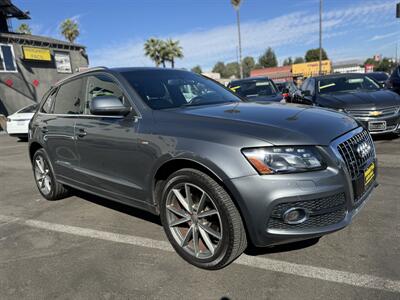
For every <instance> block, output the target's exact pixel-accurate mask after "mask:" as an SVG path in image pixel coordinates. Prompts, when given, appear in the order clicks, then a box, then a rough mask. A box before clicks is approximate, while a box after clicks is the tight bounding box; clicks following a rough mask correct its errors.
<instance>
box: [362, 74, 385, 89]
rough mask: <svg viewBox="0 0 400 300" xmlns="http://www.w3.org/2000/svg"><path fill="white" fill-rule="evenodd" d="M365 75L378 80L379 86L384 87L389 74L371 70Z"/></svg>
mask: <svg viewBox="0 0 400 300" xmlns="http://www.w3.org/2000/svg"><path fill="white" fill-rule="evenodd" d="M366 75H367V76H368V77H369V78H372V79H374V80H375V81H376V82H378V83H379V85H380V86H381V87H385V86H386V84H387V81H388V79H389V74H388V73H386V72H371V73H367V74H366Z"/></svg>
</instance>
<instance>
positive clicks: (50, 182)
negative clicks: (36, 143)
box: [32, 149, 69, 200]
mask: <svg viewBox="0 0 400 300" xmlns="http://www.w3.org/2000/svg"><path fill="white" fill-rule="evenodd" d="M32 167H33V174H34V177H35V182H36V186H37V187H38V189H39V192H40V194H42V196H43V197H44V198H46V199H47V200H58V199H62V198H65V197H67V196H68V194H69V191H68V189H67V188H66V187H65V186H64V185H62V184H61V183H59V182H57V180H56V178H55V176H54V172H53V168H52V166H51V164H50V160H49V158H48V156H47V153H46V151H45V150H44V149H39V150H37V151H36V152H35V154H34V155H33V158H32Z"/></svg>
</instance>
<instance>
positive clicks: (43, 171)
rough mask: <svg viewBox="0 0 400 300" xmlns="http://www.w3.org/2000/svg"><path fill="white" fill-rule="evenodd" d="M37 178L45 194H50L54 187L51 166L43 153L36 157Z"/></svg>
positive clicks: (37, 182) (38, 184)
mask: <svg viewBox="0 0 400 300" xmlns="http://www.w3.org/2000/svg"><path fill="white" fill-rule="evenodd" d="M35 179H36V184H37V186H38V187H39V189H40V191H41V192H42V193H43V194H45V195H48V194H50V192H51V187H52V182H51V177H50V168H49V165H48V164H47V163H46V160H45V159H44V158H43V156H41V155H38V156H36V158H35Z"/></svg>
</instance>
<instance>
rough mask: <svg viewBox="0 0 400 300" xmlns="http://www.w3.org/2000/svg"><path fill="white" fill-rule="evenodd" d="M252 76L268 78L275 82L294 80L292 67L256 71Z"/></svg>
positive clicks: (253, 71) (252, 72) (251, 73)
mask: <svg viewBox="0 0 400 300" xmlns="http://www.w3.org/2000/svg"><path fill="white" fill-rule="evenodd" d="M250 76H251V77H257V76H267V77H269V78H270V79H272V80H273V81H275V82H285V81H291V80H293V74H292V66H283V67H272V68H263V69H255V70H252V71H251V72H250Z"/></svg>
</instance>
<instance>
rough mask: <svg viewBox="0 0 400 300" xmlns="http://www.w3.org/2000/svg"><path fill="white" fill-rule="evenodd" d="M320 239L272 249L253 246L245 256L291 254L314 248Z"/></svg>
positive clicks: (250, 246) (249, 247) (247, 250)
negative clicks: (291, 252)
mask: <svg viewBox="0 0 400 300" xmlns="http://www.w3.org/2000/svg"><path fill="white" fill-rule="evenodd" d="M318 241H319V238H315V239H310V240H305V241H299V242H294V243H290V244H284V245H278V246H272V247H265V248H258V247H255V246H253V245H249V246H248V247H247V249H246V250H245V251H244V253H245V254H247V255H250V256H257V255H263V254H272V253H281V252H290V251H295V250H300V249H304V248H308V247H311V246H314V245H316V244H317V243H318Z"/></svg>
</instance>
